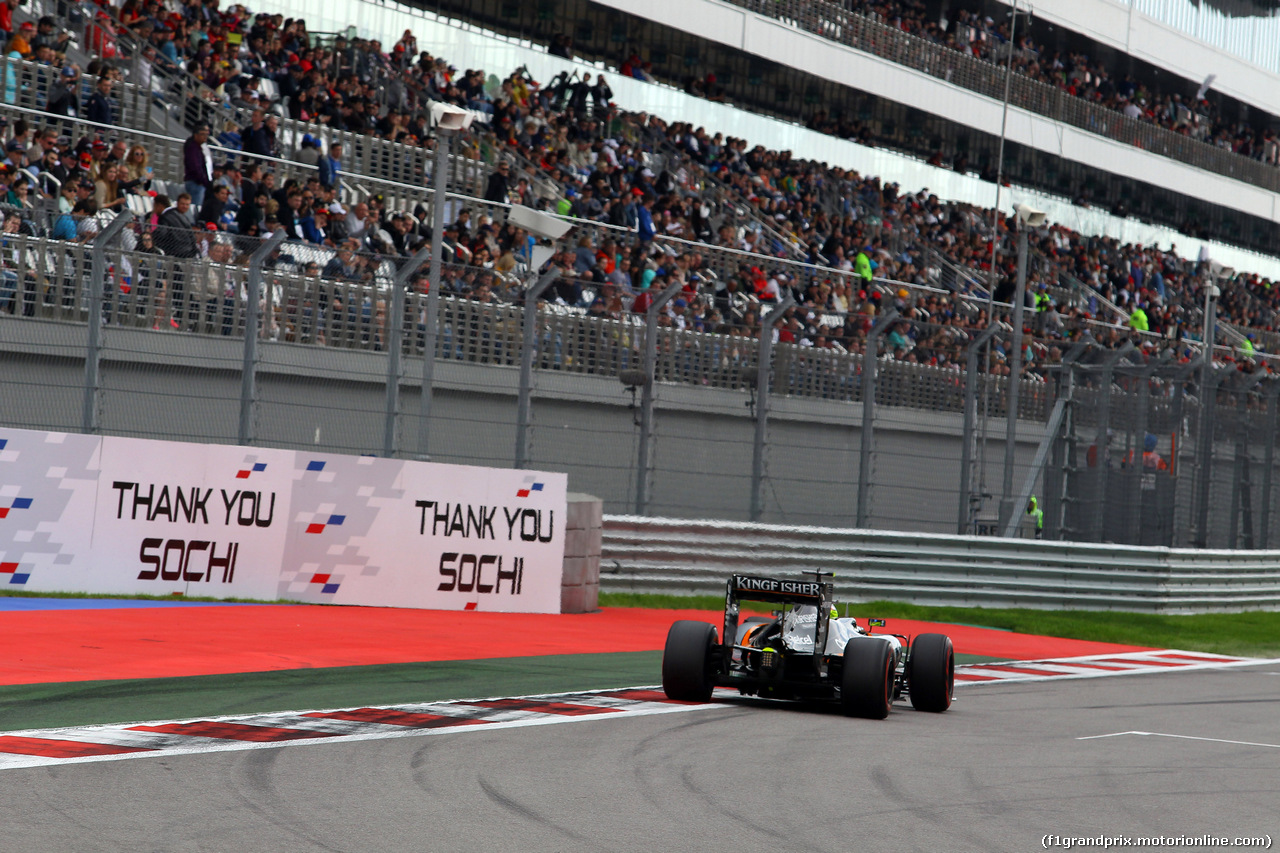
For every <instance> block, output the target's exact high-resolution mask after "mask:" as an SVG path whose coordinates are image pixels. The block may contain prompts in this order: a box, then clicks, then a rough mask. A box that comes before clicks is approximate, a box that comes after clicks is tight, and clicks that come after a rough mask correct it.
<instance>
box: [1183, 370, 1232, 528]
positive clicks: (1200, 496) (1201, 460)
mask: <svg viewBox="0 0 1280 853" xmlns="http://www.w3.org/2000/svg"><path fill="white" fill-rule="evenodd" d="M1212 352H1213V351H1212V350H1211V349H1207V348H1206V350H1205V367H1204V369H1203V371H1202V373H1201V376H1202V378H1201V381H1200V436H1199V438H1200V442H1199V444H1200V449H1199V450H1198V452H1197V453H1196V457H1197V459H1198V464H1197V465H1196V477H1197V479H1196V518H1195V529H1196V534H1195V539H1194V540H1192V543H1191V547H1193V548H1208V547H1209V486H1210V479H1211V478H1212V477H1213V433H1214V429H1215V427H1216V425H1217V419H1216V417H1215V415H1216V414H1217V413H1216V411H1215V410H1216V409H1217V407H1218V404H1217V397H1218V382H1219V381H1220V380H1221V378H1222V374H1223V373H1225V372H1226V371H1227V370H1229V369H1230V368H1215V367H1214V366H1213V355H1212Z"/></svg>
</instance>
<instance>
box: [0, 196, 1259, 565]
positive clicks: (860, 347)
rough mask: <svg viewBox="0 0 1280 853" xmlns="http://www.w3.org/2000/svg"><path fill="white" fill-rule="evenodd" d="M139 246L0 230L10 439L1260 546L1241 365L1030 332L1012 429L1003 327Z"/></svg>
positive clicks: (893, 312)
mask: <svg viewBox="0 0 1280 853" xmlns="http://www.w3.org/2000/svg"><path fill="white" fill-rule="evenodd" d="M71 218H72V219H77V217H76V216H75V215H71ZM15 221H16V220H15ZM133 226H134V222H133V217H132V215H131V214H128V213H125V214H121V215H119V216H117V217H115V218H114V219H112V218H104V219H100V220H94V221H93V222H88V221H86V218H85V217H83V216H80V217H79V219H78V221H77V222H76V229H77V233H78V234H79V235H80V237H79V239H78V240H76V241H67V240H61V239H54V238H52V237H49V236H33V235H31V234H29V233H23V232H21V231H16V230H15V231H13V232H9V231H7V230H6V231H5V232H4V233H3V234H0V358H2V359H3V360H4V361H5V362H6V369H5V372H4V377H5V378H4V380H3V381H0V385H2V386H3V387H4V394H5V400H6V406H5V407H4V419H3V420H4V423H5V424H7V425H9V426H28V427H33V428H41V429H54V430H69V431H85V432H102V433H111V434H122V435H139V436H147V437H166V438H173V439H185V440H194V441H210V442H222V443H231V442H238V443H242V444H248V445H252V444H259V445H264V446H288V447H298V446H306V447H312V448H316V449H327V450H332V451H338V452H348V453H378V454H384V455H394V456H405V457H415V458H427V457H430V458H434V459H439V460H443V461H456V462H466V463H470V464H483V465H499V466H508V465H514V466H516V467H528V468H537V469H551V470H564V471H568V472H570V474H571V476H572V477H573V485H574V488H575V489H579V490H583V491H589V492H592V493H595V494H598V495H600V496H601V497H602V498H604V499H605V501H606V505H607V506H609V507H610V508H611V509H617V510H627V511H630V512H634V513H637V514H640V515H650V514H663V515H676V516H680V517H690V516H704V517H718V518H729V519H732V518H738V519H751V520H771V521H779V522H786V523H804V524H815V523H816V524H828V525H833V526H854V527H858V528H880V529H905V530H918V531H934V532H949V533H955V532H990V533H1008V534H1021V535H1028V536H1029V535H1034V534H1035V530H1034V529H1033V528H1031V527H1029V525H1028V522H1027V521H1026V519H1027V518H1029V516H1027V515H1025V514H1024V512H1023V507H1024V506H1025V505H1026V504H1027V502H1028V500H1029V498H1030V496H1032V495H1035V496H1037V497H1038V499H1039V507H1040V508H1041V510H1042V511H1043V513H1044V516H1043V519H1044V520H1043V527H1042V529H1041V535H1042V536H1043V537H1044V538H1046V539H1063V540H1076V541H1094V542H1124V543H1132V544H1161V545H1197V546H1201V547H1203V546H1208V547H1239V548H1264V547H1267V544H1268V542H1269V541H1274V535H1273V533H1272V531H1274V530H1275V529H1276V528H1275V518H1274V516H1275V508H1274V501H1273V500H1272V496H1273V495H1272V482H1273V468H1274V451H1275V447H1274V444H1275V435H1276V429H1275V426H1276V399H1277V389H1280V383H1277V381H1276V380H1274V379H1273V378H1272V373H1271V372H1270V371H1269V370H1267V369H1265V367H1261V366H1259V365H1257V364H1256V363H1254V362H1252V361H1249V360H1240V361H1235V362H1227V361H1225V360H1223V359H1221V358H1219V360H1218V361H1215V362H1210V363H1209V366H1208V367H1207V368H1206V367H1205V362H1204V360H1203V358H1202V357H1201V356H1199V355H1196V359H1197V360H1194V361H1188V360H1187V355H1186V353H1187V350H1185V349H1182V348H1180V347H1179V348H1175V347H1173V346H1172V345H1170V343H1169V342H1164V343H1161V344H1159V345H1152V346H1145V345H1144V346H1142V347H1139V348H1135V347H1134V346H1133V343H1132V342H1131V341H1128V340H1126V341H1125V345H1124V346H1123V347H1120V348H1119V349H1108V348H1104V347H1101V346H1099V345H1096V344H1094V343H1092V342H1091V336H1090V335H1089V334H1088V333H1087V331H1088V330H1087V329H1077V330H1075V331H1074V332H1073V333H1072V335H1071V337H1069V338H1063V337H1061V336H1057V337H1054V336H1049V335H1048V332H1049V330H1048V329H1042V330H1038V326H1037V323H1032V326H1031V333H1030V334H1028V335H1027V336H1025V337H1024V339H1023V347H1024V351H1023V356H1022V363H1023V364H1024V365H1025V366H1026V368H1025V369H1026V370H1027V373H1026V374H1025V375H1024V378H1023V379H1022V380H1021V381H1020V383H1019V386H1018V387H1019V393H1018V394H1017V395H1016V398H1017V406H1018V409H1017V411H1018V418H1017V419H1015V420H1014V421H1013V427H1012V429H1011V427H1010V421H1009V418H1008V417H1007V415H1008V412H1009V410H1010V406H1011V404H1012V402H1013V397H1012V396H1011V395H1010V393H1009V391H1010V386H1009V380H1008V375H1009V367H1008V364H1007V362H1008V361H1009V357H1010V355H1011V353H1012V352H1013V348H1014V346H1015V344H1014V341H1013V336H1012V328H1011V326H1010V325H1009V324H1008V323H1006V322H1004V320H1003V315H1001V314H999V313H997V316H996V322H995V324H994V325H990V324H986V321H985V320H984V319H983V317H984V315H983V314H982V313H980V312H979V313H976V314H974V315H973V319H972V320H969V321H963V318H961V317H960V316H959V315H957V316H955V317H953V318H952V320H951V321H950V322H948V323H946V324H943V323H938V322H934V321H930V320H928V319H920V318H917V316H916V315H914V314H913V313H912V309H911V307H910V306H909V304H906V303H902V304H899V303H897V302H894V303H886V305H885V306H884V308H883V309H882V310H881V311H880V312H879V313H876V314H867V315H861V314H856V315H837V314H832V315H823V316H822V317H820V318H819V317H816V316H814V317H810V313H811V312H809V311H808V309H799V308H795V307H794V306H793V304H791V301H790V297H788V298H787V300H785V301H784V302H783V303H782V304H780V305H769V304H764V305H761V306H760V307H759V310H760V311H761V312H762V313H763V314H764V316H762V317H754V316H752V315H750V313H749V314H748V315H747V316H748V317H751V319H747V318H746V317H744V318H743V319H742V320H740V321H726V322H724V323H722V324H721V325H717V326H705V325H701V324H700V322H699V319H698V316H695V315H694V314H693V313H692V311H693V310H695V309H697V310H698V311H703V310H705V306H703V307H699V306H700V305H701V302H700V301H699V300H694V303H693V304H692V305H690V304H683V303H685V302H686V299H685V297H686V296H688V293H687V292H686V291H685V290H683V289H682V286H681V285H680V284H679V283H677V284H673V285H671V286H668V287H667V288H666V289H665V290H664V291H662V292H661V293H655V294H652V298H651V299H650V301H649V305H648V307H647V308H645V309H643V310H641V311H639V312H637V311H634V310H626V309H623V310H616V307H611V306H610V305H609V304H606V302H609V301H611V300H614V299H615V297H616V294H612V295H609V294H608V292H607V290H606V288H605V287H604V286H603V285H602V284H601V283H599V282H591V281H583V280H579V279H575V278H574V277H573V275H572V273H570V272H568V271H566V270H559V269H556V268H551V270H550V271H549V272H547V273H544V274H543V275H542V276H541V277H540V278H537V280H535V277H536V274H535V273H533V272H531V271H529V270H528V269H527V268H525V267H518V268H515V269H512V270H509V271H507V272H499V271H497V270H494V269H491V268H485V267H470V266H465V265H457V264H450V263H442V264H441V265H440V269H439V272H438V273H433V271H432V270H431V266H430V263H429V251H428V250H426V249H424V250H421V251H420V252H418V254H416V255H414V256H413V257H405V256H392V255H377V254H368V253H359V252H352V251H349V250H347V249H337V250H335V249H332V248H326V247H322V246H316V245H312V244H306V243H300V242H294V241H289V242H286V241H284V240H283V236H282V235H281V236H277V237H274V238H272V239H269V240H261V239H258V238H253V237H245V236H237V235H231V234H226V233H221V232H213V231H206V232H201V231H186V230H182V229H178V230H176V231H172V230H169V229H166V228H164V227H159V228H156V229H153V230H150V231H148V230H146V229H135V228H134V227H133ZM435 275H438V280H439V282H440V285H439V287H435V288H433V287H431V286H430V282H431V281H432V279H433V277H434V276H435ZM597 294H599V295H601V296H604V295H609V300H605V299H603V298H599V299H598V298H596V296H597ZM700 299H705V300H707V301H710V300H711V299H712V297H710V296H707V297H700ZM582 305H589V306H591V307H590V308H583V307H580V306H582ZM900 310H901V313H899V311H900ZM923 316H927V314H926V315H923ZM828 321H830V324H829V325H828V324H827V323H828ZM1037 322H1038V321H1037ZM815 329H817V330H818V331H816V332H815ZM1041 332H1043V333H1044V334H1041ZM828 335H829V336H830V337H828ZM837 341H838V343H837ZM1151 343H1153V344H1156V343H1158V342H1151ZM1193 354H1194V353H1193ZM1008 448H1012V452H1008ZM1002 459H1003V461H1002ZM1019 519H1023V523H1022V524H1021V525H1019V524H1018V523H1017V522H1018V520H1019Z"/></svg>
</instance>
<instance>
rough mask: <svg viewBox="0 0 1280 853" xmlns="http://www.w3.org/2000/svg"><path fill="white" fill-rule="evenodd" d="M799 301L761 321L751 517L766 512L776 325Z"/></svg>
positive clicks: (791, 301)
mask: <svg viewBox="0 0 1280 853" xmlns="http://www.w3.org/2000/svg"><path fill="white" fill-rule="evenodd" d="M795 304H796V300H795V298H794V297H792V296H791V295H790V294H788V295H787V297H786V298H785V299H783V300H782V302H780V303H778V305H777V306H776V307H775V308H774V309H773V310H772V311H770V312H769V313H768V314H766V315H765V317H764V319H763V320H762V321H761V322H760V345H759V348H758V350H757V356H756V435H755V441H754V443H753V445H752V448H751V520H752V521H759V520H760V516H762V515H764V447H765V440H766V438H767V436H768V432H769V374H770V371H771V369H772V366H773V326H774V324H775V323H777V322H778V321H779V320H781V319H782V317H783V315H785V314H786V313H787V311H789V310H791V307H792V306H793V305H795Z"/></svg>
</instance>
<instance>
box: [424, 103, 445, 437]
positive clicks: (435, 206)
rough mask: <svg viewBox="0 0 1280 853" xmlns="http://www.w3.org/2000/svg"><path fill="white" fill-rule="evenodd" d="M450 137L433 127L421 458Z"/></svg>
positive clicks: (431, 372) (428, 408)
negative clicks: (429, 266) (433, 151)
mask: <svg viewBox="0 0 1280 853" xmlns="http://www.w3.org/2000/svg"><path fill="white" fill-rule="evenodd" d="M452 140H453V131H450V130H445V129H444V128H442V127H437V128H436V162H435V167H434V169H433V174H432V176H431V183H432V197H431V210H432V214H431V269H430V278H431V285H430V286H429V287H428V288H427V309H426V317H425V318H424V320H423V333H422V393H421V396H420V397H419V399H418V457H419V458H421V459H426V458H427V441H428V439H429V437H430V435H431V403H432V399H431V393H432V382H433V379H434V377H435V368H436V336H437V335H438V334H439V323H440V287H441V283H440V279H441V262H442V260H443V259H442V257H441V255H442V253H443V252H444V204H445V193H446V192H447V190H448V182H449V179H448V177H447V175H448V163H449V149H450V147H451V146H452Z"/></svg>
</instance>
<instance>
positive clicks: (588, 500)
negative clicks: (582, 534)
mask: <svg viewBox="0 0 1280 853" xmlns="http://www.w3.org/2000/svg"><path fill="white" fill-rule="evenodd" d="M603 523H604V501H602V500H600V498H597V497H595V496H594V495H585V494H582V493H581V492H570V493H569V495H568V507H567V510H566V517H565V524H564V527H565V530H589V529H591V528H593V527H600V526H601V525H603Z"/></svg>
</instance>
